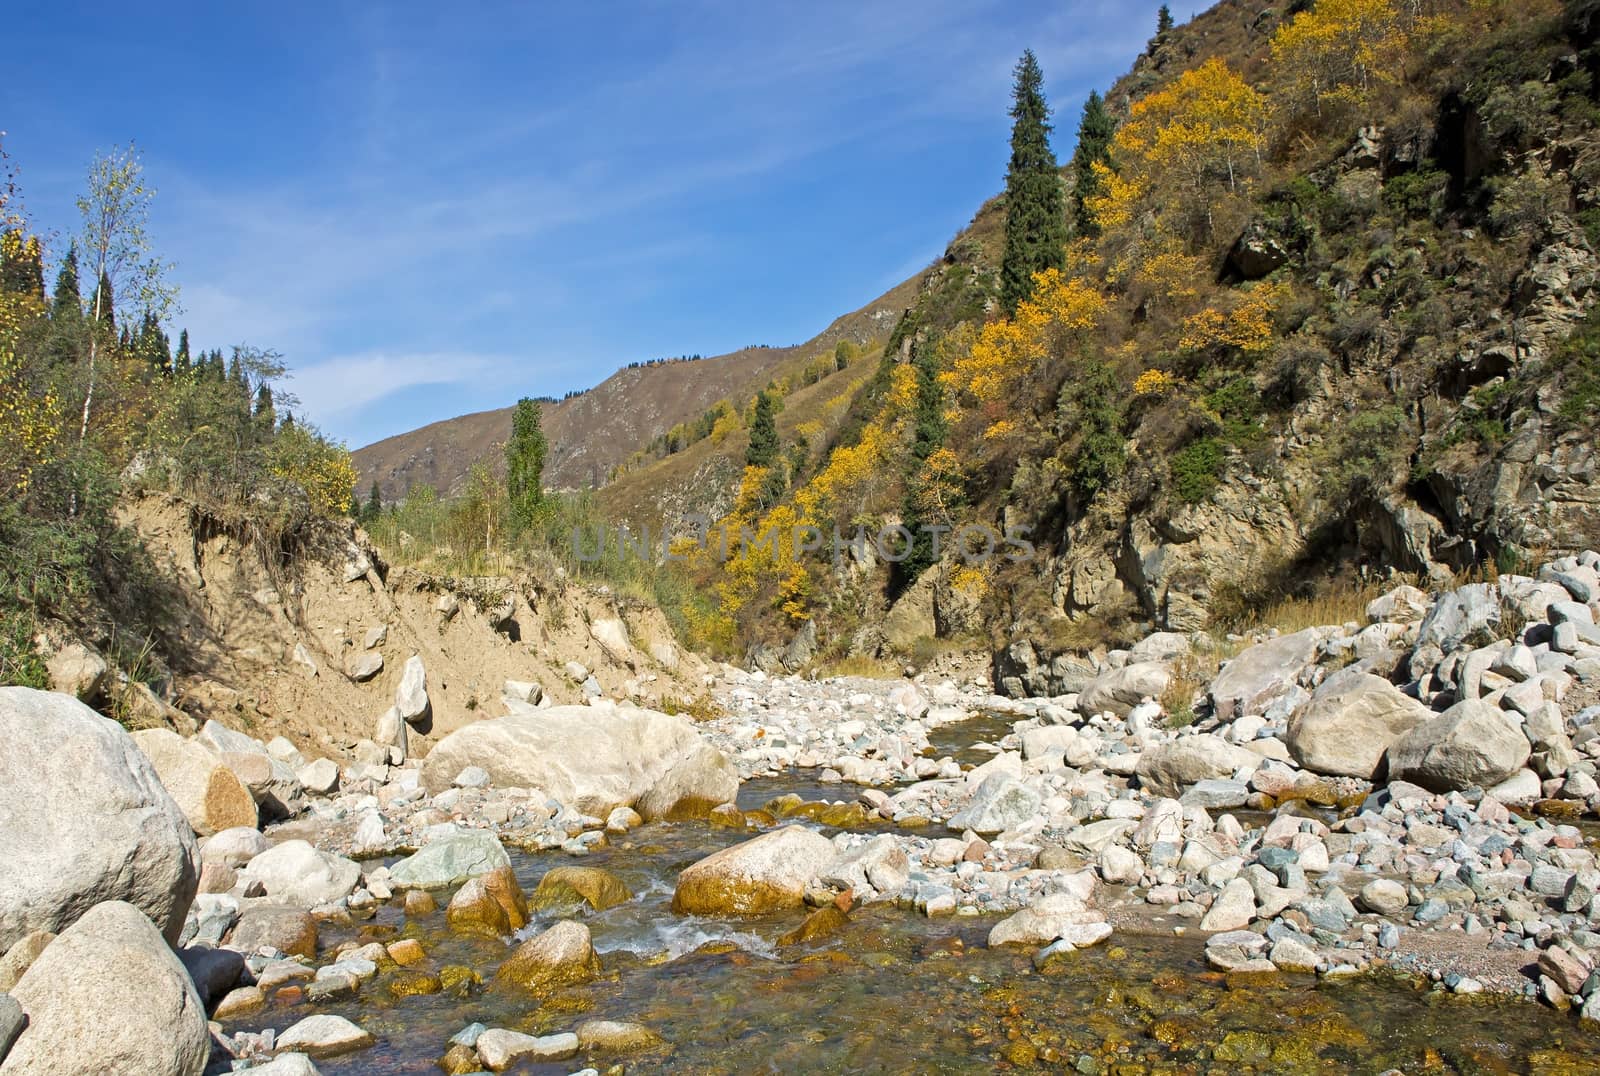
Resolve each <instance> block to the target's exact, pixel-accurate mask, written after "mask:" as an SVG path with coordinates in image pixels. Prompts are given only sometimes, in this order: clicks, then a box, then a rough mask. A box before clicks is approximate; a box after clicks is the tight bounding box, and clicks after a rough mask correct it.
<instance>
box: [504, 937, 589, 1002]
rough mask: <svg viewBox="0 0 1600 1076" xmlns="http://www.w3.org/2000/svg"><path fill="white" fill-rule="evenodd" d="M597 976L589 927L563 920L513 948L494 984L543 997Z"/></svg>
mask: <svg viewBox="0 0 1600 1076" xmlns="http://www.w3.org/2000/svg"><path fill="white" fill-rule="evenodd" d="M599 974H600V958H599V957H598V956H596V955H595V952H594V946H593V943H592V942H591V940H590V937H589V928H588V927H586V926H584V925H583V924H582V923H578V922H574V921H573V920H570V919H567V920H563V921H561V922H559V923H556V924H555V925H554V926H552V927H551V928H550V929H549V930H546V931H545V932H544V933H542V934H538V935H536V936H534V937H532V938H529V939H528V940H527V941H525V942H523V943H522V944H521V945H519V946H517V948H516V950H515V951H514V952H512V954H511V955H510V956H509V957H507V958H506V961H505V963H503V964H501V965H500V968H499V970H498V971H496V972H495V975H494V977H495V981H496V982H499V983H508V984H511V985H514V986H519V987H521V988H522V989H524V990H528V991H531V992H533V993H536V994H544V993H549V992H550V991H552V990H554V989H556V988H557V987H562V986H573V985H576V984H579V983H586V982H589V981H590V980H591V979H594V978H596V977H598V976H599Z"/></svg>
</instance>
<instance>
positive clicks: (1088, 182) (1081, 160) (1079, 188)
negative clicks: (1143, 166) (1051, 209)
mask: <svg viewBox="0 0 1600 1076" xmlns="http://www.w3.org/2000/svg"><path fill="white" fill-rule="evenodd" d="M1116 131H1117V124H1116V121H1115V120H1113V119H1112V118H1111V113H1109V112H1107V111H1106V103H1105V101H1104V100H1102V99H1101V97H1100V92H1099V91H1098V90H1090V91H1089V99H1088V100H1087V101H1085V102H1084V103H1083V118H1082V119H1081V120H1079V121H1078V147H1077V149H1075V150H1073V152H1072V176H1073V184H1072V220H1073V223H1074V225H1075V226H1076V228H1077V232H1078V234H1079V235H1081V236H1085V237H1087V238H1090V239H1092V238H1094V237H1095V236H1097V235H1099V234H1100V228H1099V226H1098V225H1096V224H1095V222H1094V214H1092V213H1090V212H1089V210H1088V208H1087V206H1085V204H1084V203H1085V202H1087V201H1088V200H1089V199H1090V198H1093V197H1094V196H1096V195H1098V194H1099V193H1100V188H1101V186H1102V181H1101V178H1100V176H1098V175H1096V174H1095V170H1094V166H1095V164H1096V163H1099V164H1103V165H1105V166H1106V167H1108V168H1109V167H1110V166H1111V136H1112V135H1114V134H1116Z"/></svg>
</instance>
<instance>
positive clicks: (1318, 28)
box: [1272, 0, 1411, 114]
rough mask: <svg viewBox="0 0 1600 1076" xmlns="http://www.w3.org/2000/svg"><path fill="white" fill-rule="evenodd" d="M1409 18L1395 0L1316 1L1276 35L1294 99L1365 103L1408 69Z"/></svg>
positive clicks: (1275, 54)
mask: <svg viewBox="0 0 1600 1076" xmlns="http://www.w3.org/2000/svg"><path fill="white" fill-rule="evenodd" d="M1410 21H1411V20H1410V16H1409V14H1408V13H1407V12H1405V11H1403V10H1402V9H1401V7H1400V5H1399V4H1397V3H1396V2H1395V0H1318V3H1317V5H1316V6H1315V7H1313V8H1311V9H1310V10H1307V11H1302V12H1300V13H1299V14H1298V15H1296V16H1295V17H1294V18H1292V19H1290V20H1289V21H1288V22H1286V23H1284V24H1283V25H1282V26H1280V27H1279V28H1278V32H1277V33H1275V34H1274V35H1273V36H1272V60H1273V64H1274V65H1275V66H1276V67H1277V68H1278V69H1279V70H1280V71H1282V72H1283V73H1284V74H1285V75H1286V77H1287V80H1288V83H1289V85H1290V87H1291V92H1292V93H1293V94H1294V96H1295V98H1296V100H1297V101H1298V102H1300V103H1302V104H1310V105H1311V106H1312V107H1314V108H1315V109H1316V111H1317V112H1318V113H1319V114H1320V113H1321V112H1322V110H1323V108H1324V107H1327V106H1333V105H1349V106H1354V107H1357V108H1359V107H1361V106H1362V105H1364V104H1365V103H1366V101H1367V98H1368V95H1369V94H1370V93H1371V91H1372V89H1373V88H1374V87H1375V86H1376V85H1377V84H1380V83H1393V82H1396V81H1398V80H1399V78H1400V77H1401V74H1402V73H1403V71H1404V55H1405V51H1406V48H1407V44H1408V28H1409V24H1410Z"/></svg>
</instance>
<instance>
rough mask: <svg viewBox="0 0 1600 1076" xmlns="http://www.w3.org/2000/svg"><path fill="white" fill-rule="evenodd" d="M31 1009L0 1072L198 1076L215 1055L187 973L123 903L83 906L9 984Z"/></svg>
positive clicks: (148, 926)
mask: <svg viewBox="0 0 1600 1076" xmlns="http://www.w3.org/2000/svg"><path fill="white" fill-rule="evenodd" d="M12 997H14V998H15V999H16V1001H17V1004H19V1005H20V1006H21V1007H22V1011H23V1012H24V1013H25V1014H27V1017H28V1026H27V1029H26V1030H25V1031H23V1033H22V1035H21V1037H20V1038H18V1039H17V1042H16V1045H15V1046H13V1047H12V1049H11V1053H10V1054H9V1055H8V1056H7V1057H6V1059H5V1063H4V1064H3V1065H0V1072H3V1073H5V1076H35V1074H37V1076H46V1074H48V1076H56V1074H58V1073H79V1072H81V1073H90V1072H106V1073H146V1072H148V1073H158V1072H159V1073H163V1074H171V1076H199V1074H200V1073H201V1072H203V1071H204V1070H205V1067H206V1060H207V1058H208V1057H209V1055H210V1052H211V1036H210V1033H209V1031H208V1030H207V1028H206V1011H205V1008H204V1006H203V1005H202V1004H201V1003H200V996H199V994H198V993H197V992H196V990H195V986H194V983H193V982H192V981H191V980H190V978H189V973H188V972H187V971H185V970H184V967H183V964H182V963H180V962H179V960H178V958H177V957H176V956H174V955H173V952H172V950H171V949H170V948H169V947H168V946H167V942H166V939H164V938H163V937H162V936H161V932H160V931H159V930H157V929H156V927H155V925H154V924H152V923H151V922H150V920H149V918H148V917H146V916H145V914H144V913H143V912H142V911H140V910H139V909H138V908H135V907H134V906H133V905H131V904H128V903H126V902H123V901H107V902H105V903H103V904H97V905H95V906H94V907H93V908H90V909H89V910H88V911H86V912H85V913H84V914H83V915H82V916H81V917H80V918H79V919H78V921H77V922H75V923H73V924H72V925H71V926H70V927H68V928H67V929H66V930H64V931H63V932H62V933H61V936H60V937H58V938H57V939H56V940H55V941H53V942H51V943H50V945H49V947H48V948H46V949H45V951H44V952H43V953H40V954H39V958H38V959H37V960H35V961H34V962H33V964H32V965H31V966H30V967H29V968H28V971H27V973H26V974H24V975H23V976H22V981H21V982H19V983H17V986H16V989H15V990H13V991H12Z"/></svg>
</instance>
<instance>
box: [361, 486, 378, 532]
mask: <svg viewBox="0 0 1600 1076" xmlns="http://www.w3.org/2000/svg"><path fill="white" fill-rule="evenodd" d="M382 514H383V494H382V493H380V492H378V480H377V479H376V478H374V479H373V480H372V488H371V489H369V490H368V491H367V507H366V510H365V511H364V512H363V513H362V519H363V521H364V522H366V523H371V522H372V521H373V520H375V519H377V518H378V517H379V516H381V515H382Z"/></svg>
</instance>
